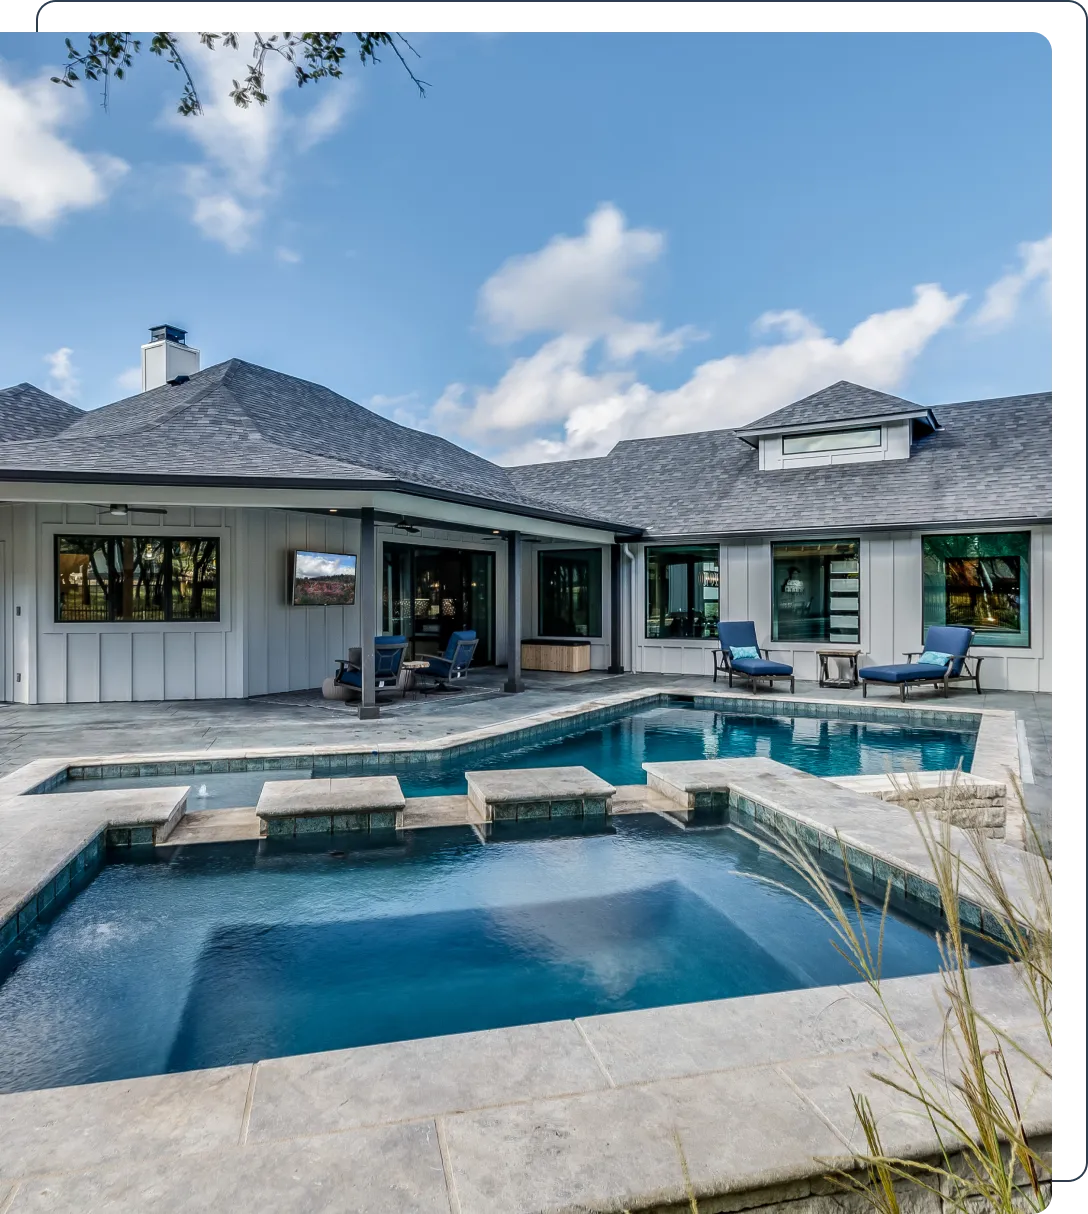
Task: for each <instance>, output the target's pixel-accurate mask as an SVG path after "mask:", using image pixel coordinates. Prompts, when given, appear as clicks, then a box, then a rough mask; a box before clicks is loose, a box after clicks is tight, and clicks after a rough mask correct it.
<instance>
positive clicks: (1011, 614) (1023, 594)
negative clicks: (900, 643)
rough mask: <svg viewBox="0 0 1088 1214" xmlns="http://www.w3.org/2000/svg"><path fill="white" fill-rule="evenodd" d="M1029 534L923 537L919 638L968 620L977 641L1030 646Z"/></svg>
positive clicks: (1015, 532) (983, 533)
mask: <svg viewBox="0 0 1088 1214" xmlns="http://www.w3.org/2000/svg"><path fill="white" fill-rule="evenodd" d="M1030 602H1031V532H1030V531H1001V532H979V533H977V534H967V535H923V536H922V637H923V639H924V637H925V630H926V629H927V628H929V627H930V626H931V625H933V624H966V625H967V627H969V628H973V629H974V630H975V640H974V643H975V644H976V645H996V646H1000V647H1003V648H1020V649H1026V648H1028V647H1029V646H1030V645H1031V620H1030Z"/></svg>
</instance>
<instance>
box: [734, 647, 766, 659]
mask: <svg viewBox="0 0 1088 1214" xmlns="http://www.w3.org/2000/svg"><path fill="white" fill-rule="evenodd" d="M729 652H730V653H731V654H732V655H733V657H735V658H758V657H759V650H758V649H757V648H756V647H755V646H754V645H730V646H729Z"/></svg>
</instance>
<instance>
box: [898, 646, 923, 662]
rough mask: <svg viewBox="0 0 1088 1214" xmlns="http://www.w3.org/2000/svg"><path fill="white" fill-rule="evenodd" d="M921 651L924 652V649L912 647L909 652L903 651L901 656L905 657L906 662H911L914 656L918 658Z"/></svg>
mask: <svg viewBox="0 0 1088 1214" xmlns="http://www.w3.org/2000/svg"><path fill="white" fill-rule="evenodd" d="M923 653H925V650H924V649H912V650H911V651H910V653H904V654H903V657H905V658H906V659H907V661H908V662H913V661H914V659H915V658H920V657H921V656H922V654H923Z"/></svg>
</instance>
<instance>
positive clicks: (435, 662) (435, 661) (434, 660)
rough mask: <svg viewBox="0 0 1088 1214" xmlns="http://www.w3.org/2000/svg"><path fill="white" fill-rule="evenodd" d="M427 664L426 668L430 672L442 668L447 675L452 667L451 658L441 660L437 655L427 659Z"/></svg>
mask: <svg viewBox="0 0 1088 1214" xmlns="http://www.w3.org/2000/svg"><path fill="white" fill-rule="evenodd" d="M427 662H428V668H429V669H431V670H433V669H434V668H435V667H436V666H444V667H445V668H446V673H447V674H449V670H450V667H451V666H452V665H453V659H452V658H442V657H439V656H438V655H437V654H436V655H435V656H434V657H431V658H428V659H427Z"/></svg>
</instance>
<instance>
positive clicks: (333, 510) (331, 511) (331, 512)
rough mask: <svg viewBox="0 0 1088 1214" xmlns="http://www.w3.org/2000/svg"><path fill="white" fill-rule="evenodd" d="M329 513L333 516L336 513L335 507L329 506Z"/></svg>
mask: <svg viewBox="0 0 1088 1214" xmlns="http://www.w3.org/2000/svg"><path fill="white" fill-rule="evenodd" d="M329 513H330V514H335V513H336V507H335V506H330V507H329Z"/></svg>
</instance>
